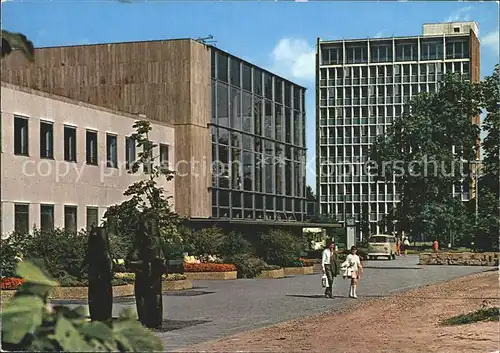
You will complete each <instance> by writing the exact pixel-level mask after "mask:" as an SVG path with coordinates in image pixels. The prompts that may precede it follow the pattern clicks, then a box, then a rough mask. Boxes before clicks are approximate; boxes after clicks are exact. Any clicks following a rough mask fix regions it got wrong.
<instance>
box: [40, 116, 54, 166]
mask: <svg viewBox="0 0 500 353" xmlns="http://www.w3.org/2000/svg"><path fill="white" fill-rule="evenodd" d="M40 158H54V136H53V125H52V123H49V122H43V121H41V122H40Z"/></svg>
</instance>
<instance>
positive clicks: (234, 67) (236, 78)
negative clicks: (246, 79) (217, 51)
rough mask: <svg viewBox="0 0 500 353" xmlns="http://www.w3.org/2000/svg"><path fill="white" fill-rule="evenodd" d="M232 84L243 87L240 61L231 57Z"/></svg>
mask: <svg viewBox="0 0 500 353" xmlns="http://www.w3.org/2000/svg"><path fill="white" fill-rule="evenodd" d="M230 70H231V84H232V85H233V86H236V87H241V85H240V62H239V61H238V60H236V59H233V58H231V67H230Z"/></svg>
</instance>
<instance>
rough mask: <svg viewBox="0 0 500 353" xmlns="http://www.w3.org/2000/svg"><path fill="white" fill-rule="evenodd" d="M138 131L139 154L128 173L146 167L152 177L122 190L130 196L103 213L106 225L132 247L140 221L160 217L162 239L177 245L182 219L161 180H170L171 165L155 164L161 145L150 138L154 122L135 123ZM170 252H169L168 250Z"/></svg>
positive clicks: (135, 134) (144, 170)
mask: <svg viewBox="0 0 500 353" xmlns="http://www.w3.org/2000/svg"><path fill="white" fill-rule="evenodd" d="M133 128H134V129H136V132H135V133H134V134H132V136H131V139H133V140H134V141H135V142H136V143H137V148H142V152H140V153H139V154H138V160H137V161H136V162H135V163H134V164H133V165H132V168H131V170H129V173H137V172H138V171H139V168H140V167H141V166H142V167H143V172H147V173H148V174H149V177H148V178H147V179H143V180H140V181H137V182H135V183H133V184H132V185H130V186H129V187H128V188H127V190H126V191H125V192H124V193H123V195H125V196H130V197H131V198H130V199H128V200H126V201H124V202H122V203H120V204H118V205H113V206H111V207H110V208H109V209H108V210H107V211H106V213H105V214H104V219H105V225H106V226H107V227H108V228H109V229H110V230H111V233H115V234H116V235H118V236H119V237H121V238H123V240H124V241H125V243H126V244H128V245H129V248H128V249H127V250H128V251H130V250H131V248H132V244H133V239H134V237H135V232H136V231H137V229H138V227H139V222H140V220H141V219H143V218H144V217H149V216H153V217H154V218H156V219H158V228H159V231H160V235H161V237H162V239H163V240H164V241H165V243H166V244H168V245H169V247H171V248H174V247H178V245H179V242H180V239H179V236H178V232H177V226H178V225H179V222H180V218H179V216H178V215H177V214H176V213H174V212H173V211H172V210H171V209H170V203H169V199H170V198H171V196H169V197H166V196H165V193H164V189H163V188H162V187H160V186H159V185H158V184H159V181H160V180H165V181H170V180H172V178H173V177H174V176H173V174H174V172H172V171H171V170H169V169H168V166H164V165H154V164H153V162H152V161H154V160H156V159H157V158H158V156H155V155H154V150H155V148H156V147H157V146H158V145H156V144H154V143H153V142H152V141H151V140H150V139H149V132H150V131H151V123H150V122H149V121H145V120H140V121H136V122H135V124H134V125H133ZM167 252H168V251H167Z"/></svg>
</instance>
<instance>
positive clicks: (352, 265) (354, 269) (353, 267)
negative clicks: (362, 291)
mask: <svg viewBox="0 0 500 353" xmlns="http://www.w3.org/2000/svg"><path fill="white" fill-rule="evenodd" d="M357 252H358V249H357V248H356V247H355V246H352V247H351V253H350V254H349V255H347V258H346V259H345V262H344V264H345V265H346V277H349V278H350V279H351V286H350V288H349V298H357V297H358V296H357V293H356V287H357V285H358V280H359V279H360V278H361V273H363V266H362V265H361V259H360V258H359V256H358V255H357Z"/></svg>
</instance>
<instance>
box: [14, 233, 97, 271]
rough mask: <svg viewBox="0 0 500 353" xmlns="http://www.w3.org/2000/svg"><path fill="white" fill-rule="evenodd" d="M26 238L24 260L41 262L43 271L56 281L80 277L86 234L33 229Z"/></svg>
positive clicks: (85, 247) (85, 248) (86, 239)
mask: <svg viewBox="0 0 500 353" xmlns="http://www.w3.org/2000/svg"><path fill="white" fill-rule="evenodd" d="M27 237H28V241H27V242H26V245H25V248H24V254H23V255H24V258H26V259H40V260H43V264H44V266H43V267H44V268H45V270H46V271H48V273H49V274H50V275H51V276H52V277H54V278H56V279H61V278H63V277H66V276H71V277H75V278H76V277H79V276H80V274H81V271H80V269H81V266H82V263H83V259H84V257H85V253H86V251H87V241H88V234H87V233H86V232H77V233H75V232H71V231H66V230H62V229H55V230H53V231H41V230H38V229H35V230H34V232H33V234H32V235H27Z"/></svg>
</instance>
